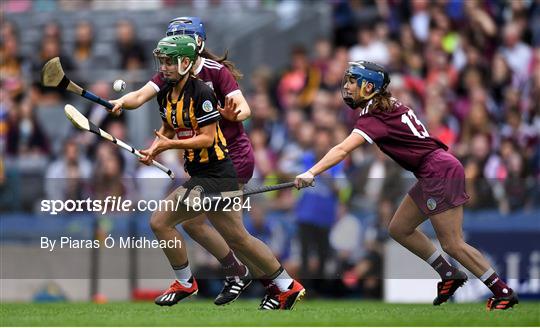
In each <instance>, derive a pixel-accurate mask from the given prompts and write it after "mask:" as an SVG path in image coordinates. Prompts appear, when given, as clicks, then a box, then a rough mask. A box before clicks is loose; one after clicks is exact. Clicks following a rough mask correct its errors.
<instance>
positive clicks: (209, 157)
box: [157, 77, 228, 173]
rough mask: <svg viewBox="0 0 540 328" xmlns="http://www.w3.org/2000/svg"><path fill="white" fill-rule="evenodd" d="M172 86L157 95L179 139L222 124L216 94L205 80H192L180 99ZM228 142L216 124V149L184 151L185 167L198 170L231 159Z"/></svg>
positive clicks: (167, 121) (165, 116) (169, 123)
mask: <svg viewBox="0 0 540 328" xmlns="http://www.w3.org/2000/svg"><path fill="white" fill-rule="evenodd" d="M172 89H173V88H172V87H169V86H168V87H166V88H163V89H162V90H160V92H159V93H158V95H157V101H158V104H159V112H160V115H161V119H162V120H163V121H164V122H165V123H166V124H168V125H169V126H171V127H172V128H174V131H175V132H176V136H177V137H178V139H187V138H191V137H193V136H195V135H197V134H198V133H199V130H200V128H201V127H203V126H206V125H209V124H212V123H215V122H217V121H219V119H220V118H221V115H220V114H219V111H218V110H217V99H216V96H215V94H214V91H212V89H211V88H210V87H209V86H207V85H206V84H205V83H204V82H202V81H201V80H198V79H197V78H195V77H189V78H188V80H187V82H186V85H185V86H184V89H183V90H182V91H181V93H180V95H178V96H177V97H173V96H172V91H173V90H172ZM227 153H228V150H227V142H226V141H225V137H224V136H223V133H222V131H221V129H220V128H219V124H216V128H215V132H214V142H213V144H212V146H210V147H208V148H202V149H186V150H185V151H184V160H185V166H186V169H187V171H188V173H189V172H190V171H194V170H197V167H198V166H200V165H206V164H212V163H216V162H219V161H222V160H224V159H226V158H227V156H228V155H227Z"/></svg>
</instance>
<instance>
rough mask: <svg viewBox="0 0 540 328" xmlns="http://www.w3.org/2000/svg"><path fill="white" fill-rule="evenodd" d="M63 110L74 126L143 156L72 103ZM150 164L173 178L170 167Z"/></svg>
mask: <svg viewBox="0 0 540 328" xmlns="http://www.w3.org/2000/svg"><path fill="white" fill-rule="evenodd" d="M64 112H65V113H66V116H67V118H68V119H69V120H70V121H71V123H73V125H75V127H77V128H79V129H81V130H86V131H90V132H92V133H95V134H97V135H98V136H100V137H102V138H105V139H107V140H109V141H112V142H114V143H115V144H117V145H118V146H120V147H122V148H124V149H125V150H127V151H129V152H131V153H132V154H134V155H135V156H137V157H139V158H143V157H144V155H142V154H141V153H140V152H139V151H138V150H137V149H135V148H133V147H131V146H130V145H128V144H126V143H125V142H123V141H122V140H119V139H116V138H115V137H114V136H112V135H110V134H108V133H107V132H105V131H103V130H101V129H100V128H98V127H97V126H96V125H95V124H94V123H92V122H90V121H89V120H88V119H87V118H86V117H85V116H84V115H83V114H81V113H80V112H79V111H78V110H77V109H76V108H75V107H73V106H72V105H69V104H68V105H66V106H65V107H64ZM152 165H154V166H155V167H157V168H158V169H160V170H162V171H163V172H165V173H167V175H168V176H169V177H170V178H171V179H174V172H173V171H171V170H170V169H168V168H167V167H166V166H164V165H163V164H161V163H159V162H157V161H154V160H152Z"/></svg>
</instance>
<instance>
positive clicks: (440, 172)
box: [409, 149, 469, 216]
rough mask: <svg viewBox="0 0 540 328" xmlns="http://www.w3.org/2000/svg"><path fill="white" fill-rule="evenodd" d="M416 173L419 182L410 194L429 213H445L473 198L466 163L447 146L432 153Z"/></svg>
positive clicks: (423, 210)
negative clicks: (465, 170) (467, 178)
mask: <svg viewBox="0 0 540 328" xmlns="http://www.w3.org/2000/svg"><path fill="white" fill-rule="evenodd" d="M414 175H415V176H416V178H417V179H418V182H417V183H416V184H415V185H414V187H412V188H411V190H409V196H411V198H412V199H413V201H414V202H415V203H416V205H417V206H418V207H419V208H420V210H421V211H422V213H424V214H425V215H426V216H430V215H434V214H438V213H442V212H444V211H446V210H448V209H451V208H453V207H457V206H460V205H463V204H465V203H466V202H467V201H468V200H469V195H467V193H466V192H465V172H464V170H463V165H461V163H460V162H459V161H458V160H457V159H456V158H455V157H454V156H452V155H451V154H449V153H447V152H446V151H445V150H444V149H438V150H435V151H433V152H432V153H430V154H428V155H427V156H426V157H425V158H424V160H423V161H422V164H420V167H419V168H418V169H417V170H416V172H414Z"/></svg>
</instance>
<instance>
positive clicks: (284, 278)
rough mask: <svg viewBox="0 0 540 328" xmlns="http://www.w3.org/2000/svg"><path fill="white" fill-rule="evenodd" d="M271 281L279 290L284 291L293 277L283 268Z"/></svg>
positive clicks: (287, 288)
mask: <svg viewBox="0 0 540 328" xmlns="http://www.w3.org/2000/svg"><path fill="white" fill-rule="evenodd" d="M272 282H273V283H274V284H275V285H276V286H277V288H279V290H280V291H282V292H285V291H287V290H289V286H290V285H291V284H292V282H293V279H292V278H291V276H289V274H288V273H287V271H285V269H284V270H283V271H282V272H281V273H280V274H279V276H277V277H276V278H275V279H274V280H272Z"/></svg>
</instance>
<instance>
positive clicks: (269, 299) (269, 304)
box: [259, 290, 280, 310]
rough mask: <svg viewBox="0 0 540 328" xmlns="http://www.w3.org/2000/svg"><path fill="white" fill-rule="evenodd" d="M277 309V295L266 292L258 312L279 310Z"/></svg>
mask: <svg viewBox="0 0 540 328" xmlns="http://www.w3.org/2000/svg"><path fill="white" fill-rule="evenodd" d="M279 308H280V306H279V299H278V293H275V292H270V291H268V290H267V292H266V294H264V297H263V299H262V300H261V304H260V305H259V310H279Z"/></svg>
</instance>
